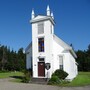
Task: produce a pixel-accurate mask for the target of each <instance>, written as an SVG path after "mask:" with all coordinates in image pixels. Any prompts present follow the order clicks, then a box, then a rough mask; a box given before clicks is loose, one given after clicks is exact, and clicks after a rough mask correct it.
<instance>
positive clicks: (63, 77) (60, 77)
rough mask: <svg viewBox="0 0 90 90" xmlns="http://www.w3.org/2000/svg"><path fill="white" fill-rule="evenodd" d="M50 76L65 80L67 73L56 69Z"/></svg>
mask: <svg viewBox="0 0 90 90" xmlns="http://www.w3.org/2000/svg"><path fill="white" fill-rule="evenodd" d="M52 76H57V77H58V78H59V79H60V80H62V79H65V78H66V77H67V76H68V73H66V72H65V71H63V70H60V69H57V70H56V71H55V72H54V73H53V74H52Z"/></svg>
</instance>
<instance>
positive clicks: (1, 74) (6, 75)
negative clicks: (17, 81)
mask: <svg viewBox="0 0 90 90" xmlns="http://www.w3.org/2000/svg"><path fill="white" fill-rule="evenodd" d="M14 76H17V77H19V76H23V73H22V72H0V79H1V78H9V77H14Z"/></svg>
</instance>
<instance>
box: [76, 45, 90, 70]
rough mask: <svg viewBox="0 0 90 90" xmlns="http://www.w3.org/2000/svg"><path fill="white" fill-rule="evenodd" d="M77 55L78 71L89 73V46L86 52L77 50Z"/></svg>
mask: <svg viewBox="0 0 90 90" xmlns="http://www.w3.org/2000/svg"><path fill="white" fill-rule="evenodd" d="M76 54H77V59H76V61H77V63H78V70H79V71H90V45H88V49H87V50H84V51H82V50H78V51H76Z"/></svg>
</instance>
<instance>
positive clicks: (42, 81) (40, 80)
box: [30, 78, 49, 85]
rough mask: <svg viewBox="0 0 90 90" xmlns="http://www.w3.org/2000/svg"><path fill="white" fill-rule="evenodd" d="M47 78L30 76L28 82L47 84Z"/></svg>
mask: <svg viewBox="0 0 90 90" xmlns="http://www.w3.org/2000/svg"><path fill="white" fill-rule="evenodd" d="M48 80H49V79H46V78H32V79H31V81H30V83H34V84H45V85H46V84H47V83H48Z"/></svg>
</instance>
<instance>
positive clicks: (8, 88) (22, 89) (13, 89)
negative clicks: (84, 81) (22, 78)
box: [0, 79, 90, 90]
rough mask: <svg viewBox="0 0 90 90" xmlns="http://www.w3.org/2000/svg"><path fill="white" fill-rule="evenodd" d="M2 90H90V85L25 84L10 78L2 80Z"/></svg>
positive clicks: (0, 87) (0, 85)
mask: <svg viewBox="0 0 90 90" xmlns="http://www.w3.org/2000/svg"><path fill="white" fill-rule="evenodd" d="M0 90H90V86H85V87H57V86H49V85H38V84H24V83H14V82H9V81H8V79H4V80H3V79H1V80H0Z"/></svg>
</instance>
